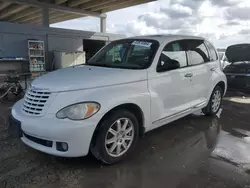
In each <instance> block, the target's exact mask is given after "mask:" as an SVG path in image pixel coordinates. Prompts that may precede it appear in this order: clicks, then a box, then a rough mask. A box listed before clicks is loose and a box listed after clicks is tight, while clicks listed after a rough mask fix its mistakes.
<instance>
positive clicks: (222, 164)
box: [0, 92, 250, 188]
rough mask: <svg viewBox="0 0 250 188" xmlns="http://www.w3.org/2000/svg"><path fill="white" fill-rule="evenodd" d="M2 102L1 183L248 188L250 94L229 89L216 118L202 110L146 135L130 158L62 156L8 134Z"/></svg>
mask: <svg viewBox="0 0 250 188" xmlns="http://www.w3.org/2000/svg"><path fill="white" fill-rule="evenodd" d="M11 105H12V103H7V104H0V187H1V188H7V187H8V188H9V187H29V188H32V187H34V188H40V187H41V188H42V187H44V188H45V187H46V188H52V187H53V188H54V187H72V188H77V187H84V188H152V187H155V188H163V187H164V188H172V187H177V188H199V187H200V188H222V187H227V188H238V187H241V188H250V113H249V112H250V95H247V94H243V93H235V92H229V93H228V96H227V97H226V98H225V99H224V102H223V106H222V110H221V111H220V113H218V117H213V118H212V117H205V116H203V115H202V114H201V113H200V112H197V113H196V114H193V115H190V116H188V117H186V118H183V119H181V120H178V121H176V122H173V123H171V124H169V125H168V126H164V127H162V128H159V129H157V130H155V131H152V132H150V133H148V134H147V135H146V136H145V137H144V138H143V139H141V140H140V142H139V144H138V146H137V150H136V152H135V153H134V155H133V156H130V157H129V159H128V160H126V161H124V162H122V163H120V164H116V165H112V166H105V165H103V164H101V163H100V162H98V161H96V160H95V159H94V158H93V157H91V156H87V157H83V158H72V159H63V158H57V157H53V156H50V155H46V154H43V153H40V152H38V151H35V150H33V149H31V148H29V147H27V146H25V145H24V144H22V143H21V141H20V140H19V139H16V138H13V137H12V136H10V135H9V133H8V127H7V116H8V114H9V112H10V107H11Z"/></svg>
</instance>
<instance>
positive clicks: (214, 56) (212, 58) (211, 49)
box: [206, 41, 218, 61]
mask: <svg viewBox="0 0 250 188" xmlns="http://www.w3.org/2000/svg"><path fill="white" fill-rule="evenodd" d="M206 44H207V48H208V50H209V52H210V61H216V60H218V55H217V53H216V51H215V49H214V47H213V46H212V45H211V43H209V42H207V41H206Z"/></svg>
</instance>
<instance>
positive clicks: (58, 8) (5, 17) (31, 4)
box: [0, 0, 156, 25]
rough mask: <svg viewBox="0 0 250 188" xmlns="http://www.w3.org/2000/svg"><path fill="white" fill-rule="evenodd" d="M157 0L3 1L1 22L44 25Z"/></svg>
mask: <svg viewBox="0 0 250 188" xmlns="http://www.w3.org/2000/svg"><path fill="white" fill-rule="evenodd" d="M152 1H156V0H0V21H7V22H14V23H21V24H34V25H40V24H43V23H44V20H45V17H44V15H45V14H47V24H53V23H57V22H61V21H66V20H70V19H75V18H80V17H85V16H94V17H99V18H105V17H106V15H105V14H104V13H106V12H110V11H113V10H118V9H122V8H126V7H130V6H135V5H139V4H143V3H148V2H152Z"/></svg>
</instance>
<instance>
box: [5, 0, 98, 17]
mask: <svg viewBox="0 0 250 188" xmlns="http://www.w3.org/2000/svg"><path fill="white" fill-rule="evenodd" d="M4 1H10V2H13V3H18V4H26V5H31V6H36V7H42V8H44V7H47V8H49V9H54V10H59V11H63V12H67V13H73V14H77V15H79V16H94V17H102V16H101V14H100V13H96V12H90V11H86V10H81V9H78V8H71V7H66V6H62V5H56V4H52V3H44V2H41V1H37V0H4Z"/></svg>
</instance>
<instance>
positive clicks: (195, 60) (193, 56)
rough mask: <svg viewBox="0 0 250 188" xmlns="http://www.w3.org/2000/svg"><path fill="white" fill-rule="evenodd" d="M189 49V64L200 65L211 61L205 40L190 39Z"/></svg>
mask: <svg viewBox="0 0 250 188" xmlns="http://www.w3.org/2000/svg"><path fill="white" fill-rule="evenodd" d="M186 42H188V43H187V44H186V45H187V50H188V51H189V55H190V61H189V65H198V64H202V63H206V62H209V61H210V60H209V56H208V51H207V48H206V46H205V44H204V41H203V40H188V41H186Z"/></svg>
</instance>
